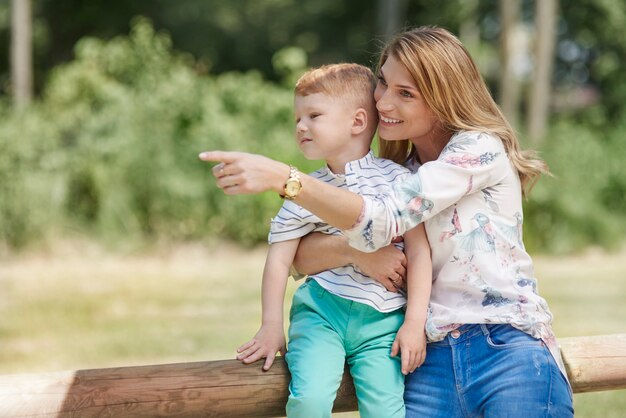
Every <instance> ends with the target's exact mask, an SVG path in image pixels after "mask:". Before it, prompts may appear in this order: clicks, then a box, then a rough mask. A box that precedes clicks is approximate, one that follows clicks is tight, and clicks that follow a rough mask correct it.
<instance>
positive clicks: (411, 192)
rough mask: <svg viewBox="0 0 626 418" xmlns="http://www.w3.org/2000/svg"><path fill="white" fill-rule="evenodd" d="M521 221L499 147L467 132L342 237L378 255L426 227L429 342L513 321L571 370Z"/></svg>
mask: <svg viewBox="0 0 626 418" xmlns="http://www.w3.org/2000/svg"><path fill="white" fill-rule="evenodd" d="M414 168H415V167H414ZM522 221H523V215H522V195H521V184H520V180H519V176H518V173H517V170H516V169H515V167H514V166H513V165H512V164H511V162H510V160H509V158H508V156H507V154H506V150H505V148H504V145H503V143H502V141H501V140H500V139H499V138H498V137H496V136H493V135H491V134H487V133H483V132H473V131H461V132H459V133H457V134H455V135H454V136H453V137H452V138H451V139H450V141H449V142H448V144H447V146H446V147H445V148H444V149H443V151H442V152H441V154H440V156H439V158H438V159H437V160H435V161H431V162H427V163H425V164H423V165H421V166H420V167H419V169H418V170H417V172H416V174H414V175H413V176H411V177H410V178H409V179H408V180H406V181H404V182H402V183H397V184H396V185H395V187H394V195H392V196H377V197H375V198H364V206H363V212H362V214H361V217H360V218H359V220H358V221H357V224H356V225H355V226H354V227H353V228H351V229H350V230H348V231H344V234H345V235H346V236H347V237H348V239H349V240H350V244H351V245H352V246H353V247H355V248H357V249H360V250H362V251H372V248H380V247H382V246H385V245H387V244H388V243H389V242H391V240H392V239H393V238H394V237H396V236H400V235H402V234H403V233H404V232H405V231H407V230H408V229H410V228H413V227H414V226H416V225H417V224H419V223H420V222H424V223H425V228H426V233H427V235H428V239H429V241H430V246H431V251H432V262H433V286H432V294H431V299H430V308H429V309H430V311H429V317H428V320H427V323H426V333H427V336H428V339H429V340H430V341H439V340H442V339H443V338H444V337H445V336H446V335H447V334H448V332H450V331H451V330H453V329H456V328H458V327H459V326H461V325H463V324H496V323H497V324H503V323H507V324H511V325H512V326H514V327H515V328H518V329H520V330H522V331H524V332H526V333H528V334H530V335H532V336H533V337H535V338H538V339H541V340H542V341H543V342H544V343H545V344H546V346H547V347H548V348H549V349H550V352H551V353H552V355H553V356H554V358H555V359H556V360H557V363H558V364H559V367H560V368H561V370H562V371H563V373H564V374H565V368H564V366H563V362H562V360H561V355H560V351H559V348H558V345H557V343H556V339H555V336H554V333H553V331H552V328H551V322H552V314H551V313H550V310H549V309H548V305H547V303H546V301H545V300H544V299H543V298H542V297H540V296H539V295H538V293H537V281H536V279H535V277H534V271H533V263H532V260H531V258H530V256H529V255H528V253H527V252H526V250H525V249H524V244H523V242H522ZM565 375H566V374H565ZM566 376H567V375H566Z"/></svg>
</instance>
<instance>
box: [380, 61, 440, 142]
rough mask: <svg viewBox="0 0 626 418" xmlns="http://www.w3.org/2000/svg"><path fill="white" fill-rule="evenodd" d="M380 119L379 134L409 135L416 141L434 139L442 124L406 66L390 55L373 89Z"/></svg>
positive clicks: (392, 137)
mask: <svg viewBox="0 0 626 418" xmlns="http://www.w3.org/2000/svg"><path fill="white" fill-rule="evenodd" d="M374 98H375V99H376V108H377V109H378V114H379V122H378V134H379V135H380V137H381V138H382V139H385V140H387V141H399V140H403V139H408V140H409V141H411V142H412V143H413V144H416V145H417V144H418V143H420V142H423V140H425V139H430V140H432V139H434V138H433V135H437V134H436V132H437V131H438V130H439V128H440V125H441V124H440V122H439V120H438V118H437V116H436V115H435V113H434V112H433V111H432V110H431V109H430V107H428V105H427V104H426V101H425V100H424V98H423V96H422V95H421V93H420V92H419V90H418V89H417V86H416V84H415V81H414V80H413V77H411V74H410V73H409V72H408V71H407V69H406V68H405V67H404V65H402V63H401V62H400V61H398V60H397V59H396V58H394V57H393V56H389V57H388V58H387V60H386V61H385V63H384V64H383V66H382V67H381V69H380V72H379V73H378V83H377V84H376V90H375V91H374Z"/></svg>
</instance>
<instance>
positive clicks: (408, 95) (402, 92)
mask: <svg viewBox="0 0 626 418" xmlns="http://www.w3.org/2000/svg"><path fill="white" fill-rule="evenodd" d="M400 95H401V96H402V97H409V98H411V97H413V95H412V94H411V93H410V92H408V91H406V90H401V91H400Z"/></svg>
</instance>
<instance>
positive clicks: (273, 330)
mask: <svg viewBox="0 0 626 418" xmlns="http://www.w3.org/2000/svg"><path fill="white" fill-rule="evenodd" d="M299 241H300V240H299V239H292V240H289V241H281V242H277V243H275V244H272V245H270V248H269V250H268V253H267V259H266V260H265V268H264V270H263V284H262V290H261V293H262V317H261V318H262V319H261V328H260V329H259V331H258V332H257V333H256V335H255V336H254V338H252V339H251V340H250V341H248V342H247V343H245V344H244V345H242V346H241V347H239V348H238V349H237V352H238V353H239V354H238V355H237V360H241V361H242V362H244V363H253V362H255V361H257V360H259V359H261V358H265V364H264V365H263V369H264V370H268V369H269V368H270V367H271V366H272V363H273V362H274V358H275V357H276V354H277V353H279V352H280V353H281V354H282V355H284V354H285V352H286V343H285V331H284V328H283V305H284V301H285V288H286V286H287V278H288V276H289V268H290V267H291V264H292V263H293V258H294V256H295V253H296V250H297V249H298V242H299Z"/></svg>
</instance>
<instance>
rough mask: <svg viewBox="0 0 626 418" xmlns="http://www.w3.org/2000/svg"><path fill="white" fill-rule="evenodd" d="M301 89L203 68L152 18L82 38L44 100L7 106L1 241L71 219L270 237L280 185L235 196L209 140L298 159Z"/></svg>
mask: <svg viewBox="0 0 626 418" xmlns="http://www.w3.org/2000/svg"><path fill="white" fill-rule="evenodd" d="M292 102H293V98H292V93H291V90H289V89H287V88H285V87H282V86H280V85H276V84H272V83H269V82H266V81H264V80H263V79H262V77H261V76H260V75H259V74H256V73H253V72H251V73H246V74H223V75H220V76H208V75H201V74H199V72H198V71H196V70H195V69H194V63H193V61H192V60H191V59H190V58H189V57H185V56H179V55H176V54H174V53H173V52H172V50H171V45H170V40H169V38H168V37H167V36H166V35H162V34H157V33H155V32H154V30H153V29H152V26H151V25H150V24H149V22H147V21H146V20H143V19H139V20H137V21H136V22H135V23H134V24H133V28H132V31H131V34H130V36H129V37H120V38H116V39H113V40H110V41H107V42H104V41H100V40H97V39H83V40H82V41H81V42H80V43H78V45H77V46H76V58H75V60H74V61H72V62H71V63H69V64H67V65H63V66H61V67H59V68H57V69H56V70H55V71H54V72H53V74H52V76H51V78H50V80H49V81H48V83H47V85H46V89H45V92H44V93H43V97H42V100H41V101H40V102H39V103H37V104H35V105H34V106H33V107H31V108H29V109H28V110H26V111H24V112H21V113H16V112H12V111H10V110H9V108H8V106H7V105H3V106H0V114H1V115H2V121H1V122H0V148H1V149H2V153H0V179H2V181H1V182H0V241H4V242H5V243H6V244H8V245H9V246H11V247H19V246H21V245H24V244H26V243H28V242H30V241H31V240H34V239H37V238H41V237H44V236H46V235H47V234H54V233H56V234H59V233H60V234H63V233H64V231H67V228H70V230H73V231H85V232H87V233H89V234H96V235H98V236H99V237H101V238H107V239H109V238H110V239H114V240H118V239H124V238H129V239H130V238H137V237H140V238H145V239H156V238H165V239H199V238H203V237H206V236H209V235H214V236H223V237H227V238H231V239H234V240H237V241H240V242H242V243H244V244H251V243H254V242H258V241H259V240H263V239H265V237H266V236H267V228H268V220H269V218H270V217H271V216H273V214H274V213H275V212H276V210H277V209H278V207H279V206H280V203H281V202H280V199H277V198H276V196H274V195H269V194H266V195H260V196H244V197H237V198H226V197H224V196H223V194H222V193H221V191H219V190H218V189H217V188H216V187H215V186H214V185H213V182H212V181H211V180H210V176H209V165H208V164H206V163H202V162H200V161H199V160H198V153H199V152H200V151H203V150H207V149H230V150H246V151H251V152H265V153H268V154H271V155H273V156H275V157H276V158H279V159H284V160H290V161H294V160H296V161H299V159H300V158H301V157H300V154H299V152H298V149H297V146H296V144H295V141H293V139H292V138H293V135H292V129H293V128H292V125H293V123H292V122H291V121H292V119H293V116H292Z"/></svg>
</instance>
